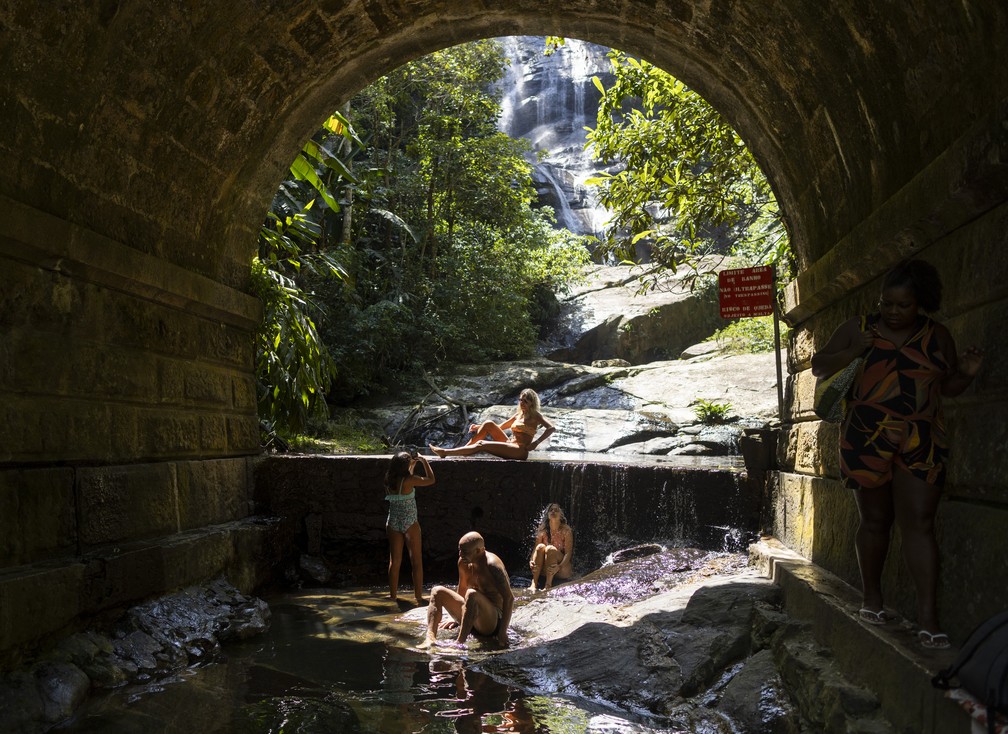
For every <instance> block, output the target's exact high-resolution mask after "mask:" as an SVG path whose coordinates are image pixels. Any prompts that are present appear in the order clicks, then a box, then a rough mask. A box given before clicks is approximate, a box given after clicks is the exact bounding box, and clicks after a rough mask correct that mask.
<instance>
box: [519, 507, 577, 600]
mask: <svg viewBox="0 0 1008 734" xmlns="http://www.w3.org/2000/svg"><path fill="white" fill-rule="evenodd" d="M573 557H574V531H573V530H571V527H570V525H568V524H567V517H566V516H565V515H564V512H563V510H561V509H560V505H558V504H556V503H555V502H554V503H552V504H550V505H547V506H546V509H545V510H543V514H542V517H540V518H539V527H538V528H536V531H535V549H534V550H533V551H532V558H531V559H530V560H529V568H530V569H532V586H530V587H529V588H530V589H531V590H532V591H538V590H546V589H549V588H550V587H551V586H553V579H554V578H558V579H569V578H570V577H571V576H573V575H574V566H573V563H572V561H571V559H572V558H573ZM542 573H545V575H546V580H545V583H544V585H543V586H542V587H541V588H540V587H539V575H540V574H542Z"/></svg>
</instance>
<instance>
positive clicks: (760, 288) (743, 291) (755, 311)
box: [718, 265, 774, 319]
mask: <svg viewBox="0 0 1008 734" xmlns="http://www.w3.org/2000/svg"><path fill="white" fill-rule="evenodd" d="M773 281H774V277H773V268H772V267H770V266H769V265H757V266H756V267H754V268H736V269H735V270H722V271H721V272H720V273H718V293H719V296H720V302H721V318H723V319H741V318H745V317H747V316H769V315H770V314H772V313H773V306H774V285H773Z"/></svg>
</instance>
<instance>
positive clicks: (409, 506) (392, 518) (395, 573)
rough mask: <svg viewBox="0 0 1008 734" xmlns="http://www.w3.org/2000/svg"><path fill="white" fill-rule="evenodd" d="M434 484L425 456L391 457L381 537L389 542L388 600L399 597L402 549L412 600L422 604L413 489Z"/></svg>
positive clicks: (419, 548) (421, 567)
mask: <svg viewBox="0 0 1008 734" xmlns="http://www.w3.org/2000/svg"><path fill="white" fill-rule="evenodd" d="M418 463H420V464H422V465H423V470H424V474H423V476H419V475H417V474H414V473H413V469H414V467H415V466H416V465H417V464H418ZM432 484H434V470H433V469H431V465H430V463H429V462H428V461H427V457H425V456H414V455H412V454H409V453H407V452H405V451H400V452H399V453H397V454H395V455H394V456H393V457H392V459H391V461H390V462H389V467H388V471H387V472H386V473H385V499H386V500H388V503H389V514H388V519H387V520H386V521H385V534H386V535H387V536H388V540H389V567H388V583H389V598H391V599H392V600H393V601H394V600H396V599H397V598H398V595H399V567H400V566H401V565H402V553H403V545H405V546H406V549H407V551H408V552H409V557H410V567H411V568H412V571H413V596H414V597H416V603H417V604H418V605H419V604H423V603H424V597H423V552H422V549H421V543H420V521H419V520H418V519H417V504H416V491H415V490H416V488H417V487H429V486H430V485H432Z"/></svg>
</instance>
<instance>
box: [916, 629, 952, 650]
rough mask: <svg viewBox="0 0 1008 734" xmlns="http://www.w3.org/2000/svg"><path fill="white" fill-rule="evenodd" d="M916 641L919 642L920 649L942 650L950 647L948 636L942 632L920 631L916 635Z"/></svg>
mask: <svg viewBox="0 0 1008 734" xmlns="http://www.w3.org/2000/svg"><path fill="white" fill-rule="evenodd" d="M917 641H918V642H920V644H921V647H926V648H927V649H929V650H944V649H946V648H949V647H951V646H952V643H951V642H950V641H949V636H948V635H946V634H945V633H944V632H928V631H927V630H920V631H919V632H918V633H917Z"/></svg>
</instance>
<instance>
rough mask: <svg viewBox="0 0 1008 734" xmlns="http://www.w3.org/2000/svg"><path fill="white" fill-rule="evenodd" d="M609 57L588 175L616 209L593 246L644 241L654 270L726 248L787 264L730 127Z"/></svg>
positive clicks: (706, 108) (768, 205) (763, 186)
mask: <svg viewBox="0 0 1008 734" xmlns="http://www.w3.org/2000/svg"><path fill="white" fill-rule="evenodd" d="M609 56H610V60H611V63H612V69H613V73H614V77H615V79H614V82H613V84H612V86H611V87H609V88H608V89H606V88H605V87H604V86H603V85H602V83H601V81H600V80H598V79H597V78H596V79H595V83H596V86H598V88H599V90H600V91H601V92H602V99H601V103H600V106H599V111H598V124H597V126H596V128H595V129H594V130H591V131H590V132H589V140H590V142H591V144H592V145H593V150H594V155H595V157H596V159H597V160H599V161H600V162H601V163H603V164H605V165H606V166H608V169H607V170H606V171H604V172H601V173H599V174H598V175H597V176H596V177H594V178H593V179H591V180H590V181H589V183H593V184H595V185H596V186H598V187H599V196H600V200H601V202H602V203H603V204H604V205H605V206H607V207H608V208H609V209H610V210H612V211H613V212H614V214H613V218H612V220H611V221H610V224H609V227H608V231H607V238H606V241H605V242H604V243H603V245H602V247H601V248H600V251H601V254H603V255H606V256H610V257H611V256H616V257H617V258H620V259H623V260H631V261H633V260H636V259H637V256H636V250H637V248H638V247H639V246H640V245H646V246H647V249H648V250H649V258H650V261H651V262H652V263H654V266H655V267H652V268H651V270H650V273H652V274H654V273H657V272H658V271H660V270H662V269H671V270H673V271H674V270H676V269H677V267H679V266H681V265H685V266H686V267H688V268H691V269H694V270H699V269H701V268H704V267H706V268H710V267H711V265H710V262H709V261H707V264H706V265H704V264H703V258H705V257H707V256H710V255H725V254H728V253H738V254H740V255H742V256H744V258H745V259H746V260H747V261H748V262H747V264H760V263H764V264H777V265H779V268H778V269H779V270H783V271H787V270H789V269H790V260H789V258H790V245H789V241H788V237H787V233H786V231H785V229H784V226H783V222H782V220H781V217H780V213H779V211H778V208H777V203H776V200H775V199H774V196H773V193H772V191H771V190H770V186H769V184H768V182H767V180H766V178H765V177H764V176H763V173H762V171H761V170H760V168H759V166H758V165H757V164H756V162H755V160H754V159H753V157H752V154H751V153H750V152H749V150H748V149H747V148H746V146H745V144H744V143H743V141H742V140H741V138H739V136H738V134H737V133H736V132H735V131H734V129H733V128H732V127H731V126H730V125H729V124H728V123H727V122H726V121H725V120H724V119H723V118H722V117H721V115H720V114H718V112H717V111H716V110H714V108H712V107H711V106H710V105H709V104H708V103H707V102H706V101H705V100H704V99H703V98H702V97H700V96H699V95H698V94H696V93H695V92H693V91H691V90H690V89H688V88H687V87H686V86H685V85H684V84H683V83H682V82H680V81H679V80H677V79H675V78H674V77H673V76H671V75H670V74H668V73H666V72H664V71H662V70H661V69H659V68H657V67H655V66H653V65H651V64H649V63H648V62H646V61H640V60H638V59H634V58H632V57H629V56H626V55H625V54H623V53H622V52H619V51H612V52H611V53H610V54H609ZM652 282H653V281H652ZM647 284H648V283H647V282H646V281H645V285H647Z"/></svg>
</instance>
